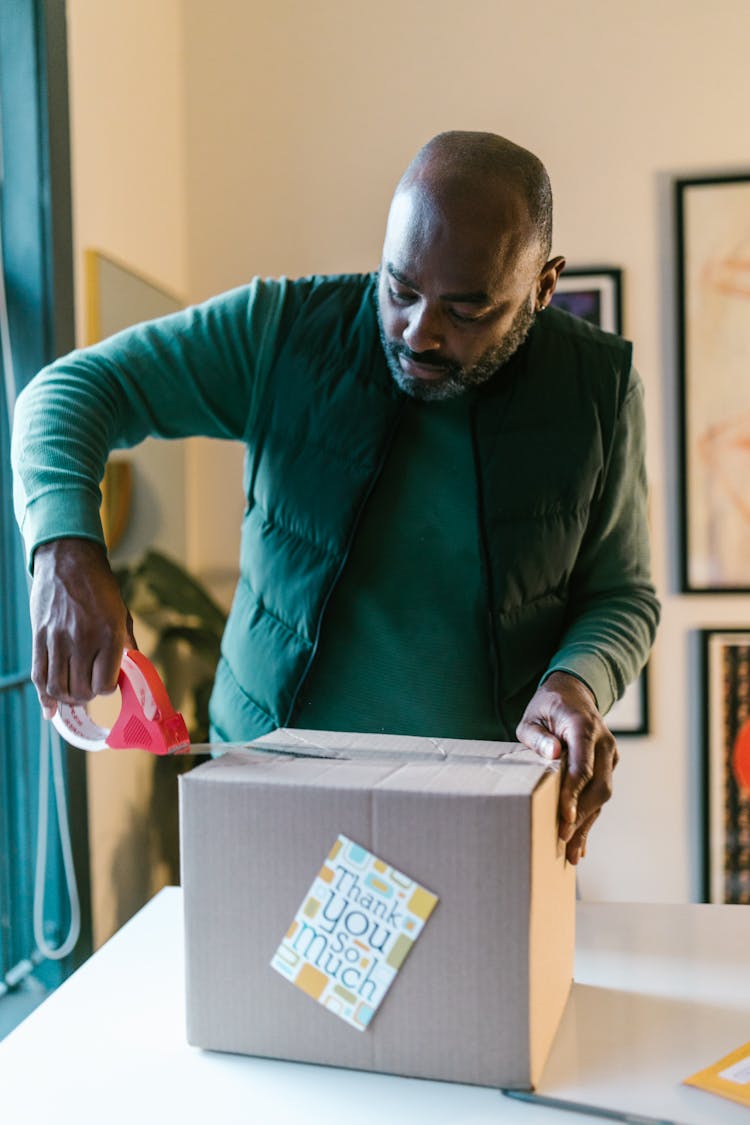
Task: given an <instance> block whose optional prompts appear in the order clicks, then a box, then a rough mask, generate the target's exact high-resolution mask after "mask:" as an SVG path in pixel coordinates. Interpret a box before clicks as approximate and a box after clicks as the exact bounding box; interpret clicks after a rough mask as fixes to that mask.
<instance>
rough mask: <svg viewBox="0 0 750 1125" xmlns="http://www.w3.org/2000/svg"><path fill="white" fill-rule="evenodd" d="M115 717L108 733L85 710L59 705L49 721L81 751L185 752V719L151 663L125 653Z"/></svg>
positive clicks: (137, 654)
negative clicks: (138, 750)
mask: <svg viewBox="0 0 750 1125" xmlns="http://www.w3.org/2000/svg"><path fill="white" fill-rule="evenodd" d="M117 686H118V687H119V689H120V695H121V697H122V699H121V705H120V714H119V716H118V718H117V721H116V722H115V725H114V726H113V727H112V729H111V730H109V731H108V730H106V729H105V728H103V727H100V726H99V725H98V724H97V723H95V722H94V720H93V719H92V718H91V716H90V715H89V713H88V712H87V711H86V708H85V707H81V706H70V705H68V704H67V703H60V704H59V705H58V708H57V711H56V712H55V714H54V715H53V717H52V722H53V723H54V725H55V728H56V729H57V730H58V731H59V733H60V734H61V735H62V737H63V738H64V739H65V740H66V742H69V743H70V744H71V745H72V746H77V747H78V748H79V749H81V750H105V749H106V748H107V747H112V748H114V749H118V750H125V749H134V748H138V749H141V750H147V751H148V752H149V753H150V754H158V755H160V756H161V755H165V754H184V753H186V752H187V751H188V750H189V749H190V737H189V735H188V731H187V727H186V726H185V720H184V719H183V717H182V715H181V714H180V713H179V711H175V709H174V707H173V706H172V704H171V703H170V701H169V696H168V695H167V689H166V688H165V687H164V684H163V683H162V680H161V677H160V676H159V673H158V672H157V671H156V669H155V668H154V666H153V664H152V663H151V661H150V660H149V659H148V658H147V657H145V656H144V655H143V654H142V653H140V652H138V651H136V650H135V649H125V651H124V653H123V655H122V665H121V668H120V674H119V676H118V678H117Z"/></svg>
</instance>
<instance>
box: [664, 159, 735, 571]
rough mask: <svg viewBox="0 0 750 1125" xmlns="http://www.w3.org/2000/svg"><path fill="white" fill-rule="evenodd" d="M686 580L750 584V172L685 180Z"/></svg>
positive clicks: (681, 357)
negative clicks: (749, 371)
mask: <svg viewBox="0 0 750 1125" xmlns="http://www.w3.org/2000/svg"><path fill="white" fill-rule="evenodd" d="M675 192H676V197H675V217H676V225H677V231H676V235H677V283H678V290H679V292H678V302H677V306H678V361H679V362H678V368H679V403H680V477H681V487H680V515H681V519H680V528H681V531H680V537H681V544H680V582H681V588H682V590H683V592H685V593H694V592H700V593H704V592H711V593H744V592H747V591H750V493H748V488H747V481H748V478H749V477H750V380H748V368H749V366H750V172H748V173H747V174H746V175H737V176H723V177H711V178H703V179H691V180H678V181H677V182H676V185H675Z"/></svg>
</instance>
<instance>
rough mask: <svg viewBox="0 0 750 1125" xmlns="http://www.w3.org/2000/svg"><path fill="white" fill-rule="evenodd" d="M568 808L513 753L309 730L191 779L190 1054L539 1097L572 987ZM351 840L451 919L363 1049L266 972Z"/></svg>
mask: <svg viewBox="0 0 750 1125" xmlns="http://www.w3.org/2000/svg"><path fill="white" fill-rule="evenodd" d="M299 755H305V756H304V757H301V756H299ZM558 789H559V775H558V773H557V772H556V771H554V770H550V769H549V768H548V767H547V766H546V765H545V764H544V763H543V762H542V761H540V759H539V758H538V757H537V756H536V755H534V754H532V753H530V752H529V751H525V750H523V749H522V748H521V747H519V746H518V745H516V744H511V743H496V742H470V741H459V740H448V739H446V740H438V739H418V738H406V737H394V736H385V735H356V734H338V733H336V734H329V733H326V732H320V731H315V732H304V731H296V730H284V731H276V732H274V733H273V734H271V735H267V736H266V737H265V738H262V739H259V740H258V742H256V743H253V744H250V746H249V748H248V749H246V750H240V751H233V752H230V753H227V754H225V755H223V756H222V757H220V758H217V759H215V760H213V761H210V762H207V763H205V764H204V765H201V766H199V767H197V768H196V769H194V770H192V771H191V772H190V773H188V774H184V775H183V776H181V778H180V815H181V849H182V884H183V893H184V903H185V934H186V972H187V1022H188V1040H189V1042H190V1043H191V1044H193V1045H195V1046H199V1047H205V1048H210V1049H215V1050H221V1051H234V1052H241V1053H244V1054H254V1055H265V1056H270V1057H274V1058H283V1059H293V1060H299V1061H305V1062H315V1063H324V1064H328V1065H333V1066H345V1067H354V1068H358V1069H364V1070H377V1071H384V1072H388V1073H392V1074H402V1075H409V1076H413V1077H422V1078H435V1079H444V1080H449V1081H456V1082H467V1083H474V1084H479V1085H488V1086H506V1087H515V1088H521V1089H528V1088H530V1087H533V1086H534V1085H535V1084H536V1083H537V1081H538V1079H539V1076H540V1074H541V1071H542V1067H543V1065H544V1062H545V1060H546V1057H547V1054H548V1051H549V1048H550V1046H551V1043H552V1040H553V1038H554V1035H555V1032H556V1030H557V1027H558V1024H559V1021H560V1018H561V1015H562V1012H563V1009H564V1006H565V1002H566V999H567V996H568V993H569V989H570V984H571V980H572V974H573V950H574V910H575V869H574V868H572V867H570V866H569V865H568V864H567V863H566V862H565V860H564V852H563V849H562V848H561V846H560V845H559V844H558V840H557V818H556V811H557V797H558ZM340 835H341V836H344V837H347V838H348V839H349V840H350V841H355V842H356V844H358V845H360V846H361V847H362V848H364V849H367V850H368V851H369V852H371V853H373V855H374V856H375V857H379V859H380V860H382V861H383V863H384V864H385V865H391V866H392V868H393V869H396V872H397V873H398V872H402V873H406V875H407V876H408V877H409V878H410V879H411V880H414V881H415V882H416V883H419V884H420V885H421V886H422V887H425V888H429V890H430V892H432V893H433V894H434V895H435V896H437V899H438V902H437V904H436V905H435V907H434V910H433V911H432V913H431V914H430V916H429V919H428V920H426V921H425V923H424V926H423V928H422V930H421V932H420V933H419V937H418V940H416V941H415V942H414V943H413V945H412V946H411V948H410V951H409V953H408V956H407V957H406V959H405V960H404V962H403V964H402V965H401V967H400V969H399V971H398V974H397V976H396V977H395V979H394V980H393V982H392V985H391V986H390V987H389V989H388V991H387V993H386V995H385V997H384V999H383V1001H382V1004H381V1005H380V1006H379V1007H378V1008H377V1010H376V1011H375V1012H374V1014H373V1015H372V1018H371V1022H370V1023H369V1025H368V1026H367V1027H366V1029H365V1030H356V1029H355V1027H353V1026H351V1025H350V1024H349V1023H347V1022H346V1018H341V1019H339V1018H337V1017H336V1015H334V1014H333V1013H332V1012H331V1011H328V1010H326V1008H325V1007H324V1006H323V1005H322V1004H321V1003H317V1002H316V1001H315V1000H314V999H313V997H312V994H310V995H307V994H306V993H305V991H303V990H302V988H301V987H295V985H294V984H292V983H291V982H290V981H289V980H286V979H284V977H283V975H282V974H281V973H280V972H278V971H275V970H274V968H273V967H272V966H271V961H272V959H273V958H274V956H275V954H276V953H277V950H278V949H279V946H280V943H281V942H282V939H284V938H285V935H286V936H287V938H288V939H289V940H290V941H291V940H292V939H291V938H290V934H291V933H293V932H294V931H293V930H292V929H291V927H292V923H293V920H295V918H296V917H297V915H298V911H299V910H300V908H301V904H304V902H305V897H306V895H307V894H308V891H310V888H311V886H312V884H313V883H314V881H315V879H316V876H318V875H319V874H320V873H321V868H322V865H323V864H324V861H325V860H326V857H328V856H329V853H331V850H332V846H333V845H334V844H335V842H336V840H337V837H339V836H340ZM334 854H335V853H334ZM329 862H330V860H329ZM313 924H316V923H315V922H314V920H313V921H312V922H311V925H313ZM311 934H312V930H310V931H309V932H308V935H307V938H306V945H307V947H308V948H310V937H311ZM322 945H323V941H322V938H321V946H320V948H321V956H322ZM317 948H319V947H317V946H316V947H315V949H317ZM311 955H312V954H311ZM364 963H365V962H363V964H364ZM352 979H354V980H357V979H359V980H360V987H359V989H355V991H357V992H358V994H359V997H363V996H364V997H365V998H366V995H367V994H366V992H365V991H364V989H365V987H366V984H365V981H364V979H362V978H357V976H356V974H350V977H349V980H350V981H351V980H352ZM352 999H353V998H352Z"/></svg>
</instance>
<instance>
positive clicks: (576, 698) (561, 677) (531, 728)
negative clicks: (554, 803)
mask: <svg viewBox="0 0 750 1125" xmlns="http://www.w3.org/2000/svg"><path fill="white" fill-rule="evenodd" d="M516 738H517V739H518V741H519V742H522V743H523V745H524V746H528V748H529V749H530V750H536V751H537V753H539V754H541V755H542V756H543V757H544V758H560V757H561V756H562V755H563V754H566V756H567V762H566V763H564V767H563V771H564V772H563V777H562V784H561V787H560V805H559V833H560V839H561V840H563V841H564V842H565V845H566V847H565V854H566V856H567V858H568V862H569V863H578V860H579V859H582V858H583V856H584V855H585V854H586V839H587V837H588V834H589V831H590V830H591V827H592V825H593V823H594V821H595V820H596V818H597V817H598V816H599V813H600V812H601V808H602V805H603V804H604V802H605V801H608V800H609V798H610V797H611V796H612V771H613V770H614V768H615V766H616V765H617V762H618V759H619V755H618V753H617V744H616V743H615V740H614V738H613V736H612V734H611V733H610V731H609V730H608V729H607V727H606V726H605V724H604V720H603V719H602V717H601V715H600V714H599V711H598V709H597V706H596V700H595V699H594V696H593V694H592V692H591V691H590V690H589V689H588V688H587V687H586V685H585V684H584V683H582V682H581V680H578V679H576V677H575V676H571V675H569V674H568V673H567V672H553V673H552V675H551V676H549V677H548V679H546V680H545V681H544V683H543V684H542V685H541V687H539V688H538V689H537V691H536V693H535V695H534V696H533V698H532V699H531V701H530V703H529V705H528V707H527V708H526V710H525V712H524V716H523V718H522V719H521V722H520V723H519V724H518V728H517V729H516Z"/></svg>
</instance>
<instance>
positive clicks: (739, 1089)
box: [685, 1043, 750, 1106]
mask: <svg viewBox="0 0 750 1125" xmlns="http://www.w3.org/2000/svg"><path fill="white" fill-rule="evenodd" d="M685 1085H686V1086H697V1087H698V1088H699V1089H700V1090H708V1091H709V1093H711V1094H719V1096H720V1097H722V1098H729V1099H730V1100H731V1101H733V1102H739V1103H740V1105H746V1106H750V1043H745V1045H744V1046H743V1047H738V1048H737V1050H736V1051H732V1053H731V1055H725V1056H724V1058H723V1059H719V1061H718V1062H715V1063H714V1064H713V1065H712V1066H707V1067H706V1069H705V1070H699V1071H698V1073H697V1074H693V1075H691V1076H690V1078H686V1079H685Z"/></svg>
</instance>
